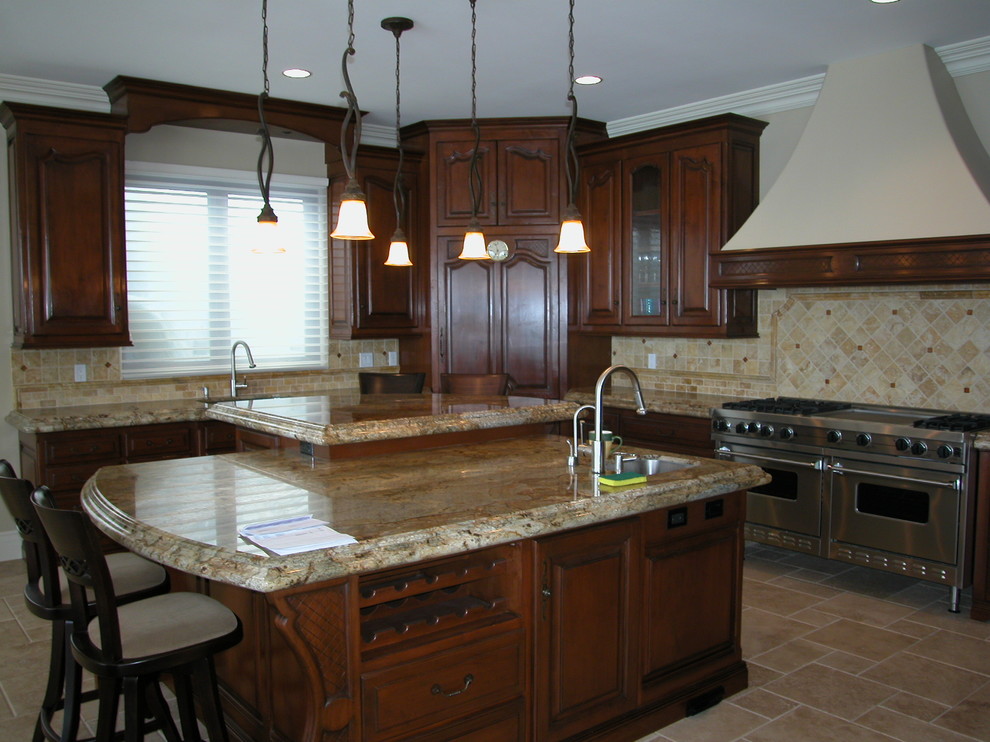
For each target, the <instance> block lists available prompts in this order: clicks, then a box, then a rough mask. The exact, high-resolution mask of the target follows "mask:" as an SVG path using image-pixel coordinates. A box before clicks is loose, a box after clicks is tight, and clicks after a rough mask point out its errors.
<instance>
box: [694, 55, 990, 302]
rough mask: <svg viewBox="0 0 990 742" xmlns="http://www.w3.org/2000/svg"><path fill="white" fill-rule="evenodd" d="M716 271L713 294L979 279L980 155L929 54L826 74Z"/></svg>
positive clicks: (986, 161)
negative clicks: (953, 271)
mask: <svg viewBox="0 0 990 742" xmlns="http://www.w3.org/2000/svg"><path fill="white" fill-rule="evenodd" d="M754 250H755V251H758V253H753V252H752V251H754ZM946 250H949V251H952V252H960V253H961V257H957V258H951V259H950V260H949V263H950V264H952V265H955V266H956V267H957V268H958V269H959V275H956V276H954V275H947V274H945V269H948V268H951V267H952V265H946V262H945V256H944V254H943V253H944V252H945V251H946ZM740 251H744V252H740ZM936 253H937V254H939V255H940V256H941V257H938V258H936V257H935V254H936ZM895 254H896V255H901V256H904V255H907V254H911V255H912V256H913V257H912V258H910V259H908V258H904V257H894V255H895ZM757 255H759V262H757ZM926 255H927V256H930V257H931V258H932V259H931V260H928V259H926V258H925V257H924V256H926ZM919 256H921V257H920V258H919ZM767 261H769V262H767ZM891 261H893V262H891ZM912 261H913V268H912V267H911V266H908V265H907V264H908V263H912ZM716 263H717V268H718V269H717V270H716V271H715V279H714V280H713V284H714V285H717V286H723V287H753V288H758V287H760V286H772V285H814V284H822V283H874V282H876V281H877V279H878V278H879V277H881V276H884V277H885V278H886V280H894V276H896V274H897V273H898V272H899V271H900V272H901V273H902V275H900V276H899V277H897V280H900V281H912V282H914V281H935V280H949V281H952V280H964V279H965V278H969V279H976V280H987V279H990V155H988V154H987V151H986V148H984V146H983V144H982V143H981V141H980V139H979V137H978V136H977V134H976V131H975V129H974V128H973V125H972V123H971V122H970V120H969V117H968V116H967V114H966V111H965V109H964V108H963V105H962V101H961V100H960V98H959V93H958V91H957V90H956V87H955V83H954V82H953V80H952V77H951V76H950V75H949V73H948V71H947V70H946V69H945V65H944V64H943V63H942V60H941V59H940V58H939V56H938V54H936V53H935V51H934V50H933V49H932V48H930V47H928V46H924V45H921V44H919V45H915V46H911V47H907V48H904V49H898V50H895V51H891V52H886V53H883V54H879V55H876V56H872V57H867V58H865V59H858V60H851V61H845V62H839V63H836V64H833V65H831V66H829V68H828V72H827V74H826V76H825V83H824V85H823V87H822V90H821V93H820V94H819V97H818V101H817V103H816V104H815V107H814V110H813V111H812V114H811V118H810V119H809V121H808V124H807V126H806V128H805V130H804V133H803V134H802V136H801V138H800V140H799V141H798V145H797V147H796V148H795V150H794V153H793V155H792V156H791V158H790V160H789V161H788V163H787V165H786V166H785V167H784V170H783V172H782V173H781V174H780V177H779V178H778V179H777V181H776V182H775V183H774V184H773V186H772V187H771V189H770V191H769V192H768V193H767V195H766V197H765V198H764V199H763V200H762V201H761V203H760V205H759V206H757V208H756V210H755V211H754V212H753V213H752V215H750V217H749V218H748V219H747V221H746V222H745V223H744V224H743V225H742V226H741V227H740V228H739V230H738V231H737V232H736V234H735V235H733V237H732V238H731V239H730V240H729V241H728V242H727V243H726V245H725V246H724V247H723V248H722V252H721V253H720V255H719V256H717V257H716ZM927 263H930V265H926V264H927ZM933 266H941V269H942V270H941V273H940V272H939V271H936V273H932V272H931V270H930V268H931V267H933ZM903 269H906V270H903ZM974 270H975V271H976V273H974ZM981 273H982V274H985V275H981Z"/></svg>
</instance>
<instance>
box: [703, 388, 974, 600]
mask: <svg viewBox="0 0 990 742" xmlns="http://www.w3.org/2000/svg"><path fill="white" fill-rule="evenodd" d="M988 427H990V415H968V414H963V413H948V412H938V411H934V410H923V409H908V408H898V407H882V406H876V405H858V404H850V403H844V402H830V401H818V400H809V399H795V398H789V397H778V398H774V399H758V400H745V401H741V402H729V403H726V404H725V405H723V406H722V407H720V408H717V409H714V410H712V438H713V440H714V441H715V449H716V455H717V456H718V457H719V458H723V459H729V460H732V461H741V462H746V463H751V464H756V465H758V466H761V467H763V468H764V469H765V470H766V471H767V472H768V473H769V474H770V475H771V476H772V477H773V481H772V482H770V483H769V484H766V485H763V486H761V487H758V488H757V489H754V490H752V491H751V492H750V493H749V497H748V499H747V507H748V510H747V517H746V519H747V525H746V536H747V538H749V539H751V540H754V541H759V542H761V543H766V544H773V545H775V546H780V547H783V548H786V549H793V550H796V551H803V552H807V553H809V554H815V555H818V556H821V557H826V558H829V559H837V560H841V561H845V562H851V563H853V564H861V565H864V566H867V567H874V568H876V569H882V570H886V571H889V572H897V573H901V574H905V575H909V576H911V577H916V578H921V579H923V580H929V581H932V582H937V583H941V584H944V585H948V586H949V587H951V589H952V590H951V601H950V602H951V605H950V610H953V611H958V610H959V591H960V589H961V588H963V587H966V586H967V585H968V584H969V583H970V580H971V563H972V543H973V539H972V528H973V517H972V515H973V503H974V486H973V484H974V480H975V477H971V476H969V475H968V470H969V462H970V458H971V452H972V438H973V432H974V431H976V430H981V429H984V428H988Z"/></svg>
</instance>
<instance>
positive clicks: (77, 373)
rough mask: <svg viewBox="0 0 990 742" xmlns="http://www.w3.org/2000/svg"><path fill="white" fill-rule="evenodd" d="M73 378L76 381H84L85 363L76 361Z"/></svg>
mask: <svg viewBox="0 0 990 742" xmlns="http://www.w3.org/2000/svg"><path fill="white" fill-rule="evenodd" d="M73 378H74V379H75V380H76V381H86V364H85V363H77V364H76V365H75V368H73Z"/></svg>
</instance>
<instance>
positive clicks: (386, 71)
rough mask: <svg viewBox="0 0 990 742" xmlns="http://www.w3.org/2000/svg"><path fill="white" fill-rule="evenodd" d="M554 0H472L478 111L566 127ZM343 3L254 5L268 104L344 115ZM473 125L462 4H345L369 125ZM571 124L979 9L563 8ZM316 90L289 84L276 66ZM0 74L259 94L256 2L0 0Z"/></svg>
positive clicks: (806, 5)
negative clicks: (573, 113) (384, 23)
mask: <svg viewBox="0 0 990 742" xmlns="http://www.w3.org/2000/svg"><path fill="white" fill-rule="evenodd" d="M567 9H568V3H567V0H477V14H478V32H477V45H478V115H479V116H481V117H488V116H537V115H564V114H566V113H568V110H569V109H568V108H567V105H566V92H567V76H566V72H567ZM346 12H347V4H346V1H345V0H269V10H268V16H269V25H270V28H271V30H270V37H269V46H270V56H271V61H270V65H269V75H270V77H271V93H272V95H273V96H275V97H281V98H291V99H296V100H302V101H308V102H314V103H323V104H328V105H335V106H336V105H341V99H340V97H339V93H340V90H341V89H342V79H341V72H340V60H341V54H342V52H343V50H344V46H345V43H346V38H347V33H346ZM394 15H400V16H407V17H409V18H411V19H412V20H413V21H414V22H415V24H416V27H415V28H413V29H412V30H411V31H407V32H406V33H405V34H403V36H402V119H403V123H412V122H414V121H417V120H420V119H424V118H461V117H468V116H469V115H470V6H469V3H468V0H356V2H355V16H356V18H355V33H356V41H355V48H356V50H357V54H356V56H355V57H353V58H352V61H351V63H350V66H349V70H350V73H351V78H352V81H353V84H354V87H355V90H356V92H357V95H358V100H359V103H360V105H361V108H362V109H364V110H366V111H368V112H369V115H368V117H367V118H366V121H367V122H368V123H369V124H378V125H384V126H389V125H391V124H393V122H394V105H395V104H394V94H395V93H394V58H395V47H394V39H393V37H392V35H391V33H390V32H388V31H385V30H382V28H381V27H380V25H379V24H380V22H381V20H382V19H383V18H386V17H388V16H394ZM575 16H576V24H575V26H576V28H575V33H576V37H577V38H576V62H575V71H576V72H577V73H578V74H582V73H587V72H594V73H597V74H599V75H601V76H603V77H604V78H605V82H604V83H603V84H601V85H597V86H594V87H579V88H578V91H577V92H578V99H579V103H580V113H581V115H582V116H584V117H587V118H592V119H598V120H602V121H615V120H617V119H623V118H626V117H630V116H636V115H641V114H646V113H650V112H654V111H661V110H664V109H668V108H672V107H675V106H681V105H686V104H690V103H694V102H697V101H702V100H707V99H710V98H715V97H719V96H724V95H729V94H732V93H738V92H740V91H745V90H751V89H754V88H760V87H763V86H767V85H775V84H779V83H784V82H787V81H790V80H795V79H798V78H802V77H807V76H809V75H816V74H819V73H822V72H824V71H825V68H826V66H827V65H828V64H829V63H831V62H835V61H840V60H844V59H853V58H856V57H863V56H868V55H870V54H873V53H876V52H880V51H885V50H888V49H893V48H898V47H902V46H908V45H911V44H916V43H919V42H920V43H926V44H929V45H931V46H933V47H939V46H944V45H947V44H954V43H958V42H962V41H967V40H970V39H976V38H980V37H985V36H988V35H990V0H900V2H896V3H893V4H888V5H877V4H874V3H872V2H870V1H869V0H577V3H576V11H575ZM294 66H297V67H304V68H307V69H310V70H312V72H313V76H312V77H310V78H308V79H306V80H289V79H287V78H284V77H283V76H282V75H281V74H280V73H281V70H282V69H284V68H286V67H294ZM0 74H3V75H11V76H24V77H29V78H40V79H44V80H53V81H59V82H67V83H78V84H82V85H91V86H102V85H103V84H105V83H106V82H108V81H109V80H111V79H112V78H113V77H114V76H116V75H130V76H134V77H146V78H151V79H155V80H164V81H168V82H177V83H186V84H190V85H199V86H205V87H212V88H219V89H225V90H234V91H239V92H245V93H257V92H259V91H260V89H261V85H262V83H261V0H3V2H2V3H0Z"/></svg>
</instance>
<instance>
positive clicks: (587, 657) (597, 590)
mask: <svg viewBox="0 0 990 742" xmlns="http://www.w3.org/2000/svg"><path fill="white" fill-rule="evenodd" d="M637 545H638V531H637V528H636V521H633V520H622V521H614V522H612V523H609V524H607V525H604V526H598V527H594V528H589V529H584V530H582V531H579V532H575V533H569V534H564V535H561V536H554V537H550V538H547V539H543V540H541V541H540V543H539V561H538V564H539V569H540V575H539V580H540V590H541V594H540V596H539V603H538V611H539V613H538V629H537V653H538V659H537V709H538V711H537V714H538V716H537V729H538V736H539V738H540V739H548V740H555V739H562V738H564V737H566V736H568V735H569V734H572V733H574V732H576V731H579V730H580V729H584V728H587V727H588V726H591V725H593V724H596V723H598V722H601V721H605V720H607V719H609V718H611V717H613V716H616V715H618V714H620V713H622V712H623V711H626V710H628V709H630V708H632V707H633V706H634V705H635V704H636V701H637V680H638V679H637V669H638V668H637V662H636V661H635V659H634V657H635V651H636V649H635V648H636V646H637V641H638V637H637V627H638V621H637V620H634V618H633V617H634V616H637V615H638V608H637V606H636V601H637V597H636V596H637V595H638V584H639V574H640V571H639V566H638V565H639V560H638V558H637V556H638V554H639V550H638V546H637Z"/></svg>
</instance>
